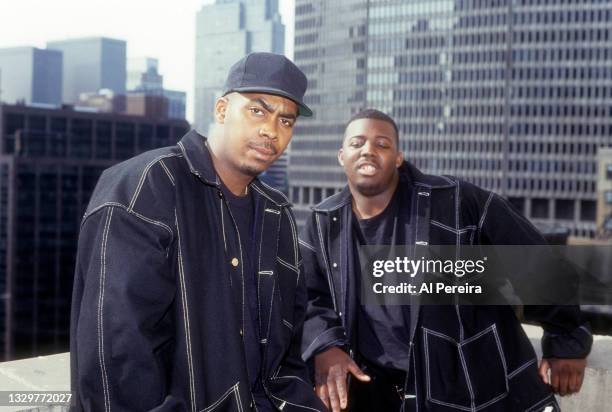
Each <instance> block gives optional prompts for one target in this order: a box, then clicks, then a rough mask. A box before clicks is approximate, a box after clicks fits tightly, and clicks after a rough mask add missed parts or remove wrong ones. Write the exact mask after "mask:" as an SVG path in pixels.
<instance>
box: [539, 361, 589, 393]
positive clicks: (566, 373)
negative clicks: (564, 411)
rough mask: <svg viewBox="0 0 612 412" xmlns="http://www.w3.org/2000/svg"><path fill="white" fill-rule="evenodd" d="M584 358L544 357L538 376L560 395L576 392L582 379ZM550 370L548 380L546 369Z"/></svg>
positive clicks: (584, 364) (584, 365)
mask: <svg viewBox="0 0 612 412" xmlns="http://www.w3.org/2000/svg"><path fill="white" fill-rule="evenodd" d="M585 367H586V359H557V358H544V359H542V362H541V363H540V377H541V378H542V380H543V381H544V383H545V384H547V385H550V386H551V387H552V389H553V391H554V392H555V393H558V394H559V395H561V396H565V395H571V394H572V393H577V392H578V391H579V390H580V387H581V386H582V381H583V379H584V368H585ZM549 370H550V381H549V380H548V371H549Z"/></svg>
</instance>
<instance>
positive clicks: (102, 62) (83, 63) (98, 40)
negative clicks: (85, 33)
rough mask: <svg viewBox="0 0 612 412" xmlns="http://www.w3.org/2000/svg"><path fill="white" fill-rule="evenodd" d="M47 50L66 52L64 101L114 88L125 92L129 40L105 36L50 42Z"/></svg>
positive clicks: (74, 100)
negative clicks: (127, 43)
mask: <svg viewBox="0 0 612 412" xmlns="http://www.w3.org/2000/svg"><path fill="white" fill-rule="evenodd" d="M47 49H48V50H59V51H61V52H62V55H63V80H62V86H63V91H62V101H63V102H64V103H69V104H75V103H77V102H78V100H79V96H80V94H81V93H93V92H98V91H99V90H100V89H109V90H112V91H113V92H114V93H115V94H125V83H126V42H125V41H123V40H116V39H109V38H106V37H85V38H75V39H67V40H61V41H51V42H48V43H47Z"/></svg>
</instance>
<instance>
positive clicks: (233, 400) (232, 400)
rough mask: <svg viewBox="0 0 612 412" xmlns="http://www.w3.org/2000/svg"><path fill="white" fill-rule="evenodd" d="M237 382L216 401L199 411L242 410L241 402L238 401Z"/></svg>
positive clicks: (240, 411)
mask: <svg viewBox="0 0 612 412" xmlns="http://www.w3.org/2000/svg"><path fill="white" fill-rule="evenodd" d="M239 384H240V383H239V382H236V384H235V385H233V386H232V387H231V388H229V389H228V390H227V391H225V393H224V394H223V395H221V396H220V397H219V398H218V399H217V400H216V401H214V402H213V403H211V404H210V405H208V406H207V407H206V408H204V409H202V410H201V411H200V412H214V411H217V412H221V411H223V412H234V411H235V412H242V410H243V408H242V403H241V402H240V391H239Z"/></svg>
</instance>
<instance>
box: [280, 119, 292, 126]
mask: <svg viewBox="0 0 612 412" xmlns="http://www.w3.org/2000/svg"><path fill="white" fill-rule="evenodd" d="M281 123H282V124H283V126H286V127H291V126H293V122H292V121H291V120H288V119H281Z"/></svg>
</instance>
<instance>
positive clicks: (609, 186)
mask: <svg viewBox="0 0 612 412" xmlns="http://www.w3.org/2000/svg"><path fill="white" fill-rule="evenodd" d="M597 158H598V167H597V169H598V173H597V234H598V235H599V236H600V237H602V238H605V239H612V148H601V149H600V150H599V153H598V154H597Z"/></svg>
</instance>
